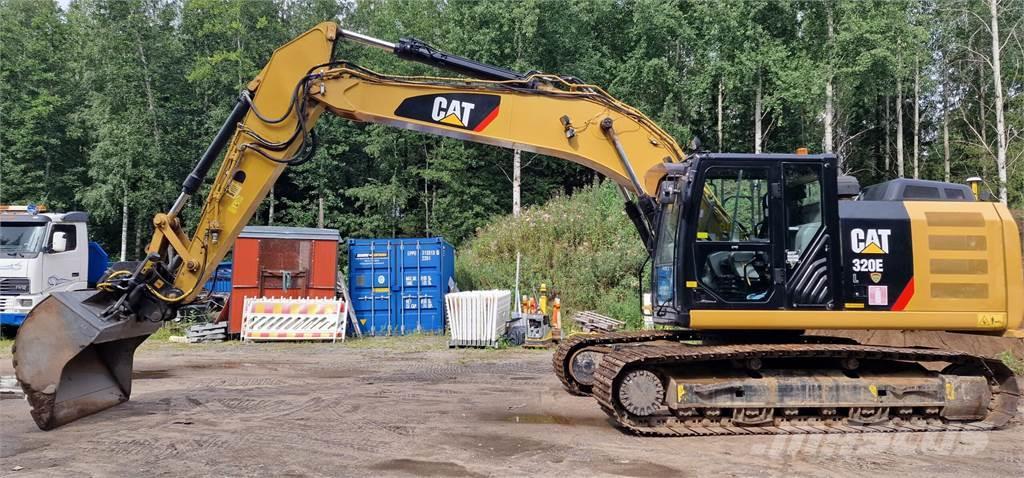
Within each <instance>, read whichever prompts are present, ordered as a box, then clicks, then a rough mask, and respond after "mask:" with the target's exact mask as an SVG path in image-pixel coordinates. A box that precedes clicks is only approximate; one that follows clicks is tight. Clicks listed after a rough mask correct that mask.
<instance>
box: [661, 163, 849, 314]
mask: <svg viewBox="0 0 1024 478" xmlns="http://www.w3.org/2000/svg"><path fill="white" fill-rule="evenodd" d="M835 187H836V180H835V156H833V155H796V154H758V155H750V154H720V153H699V154H696V155H693V156H691V157H689V158H688V160H687V161H686V163H684V164H681V165H677V166H676V167H675V168H673V169H670V170H669V171H668V174H667V175H666V178H665V179H664V180H663V181H662V183H661V185H660V189H659V202H660V206H661V207H660V211H659V218H658V221H657V223H658V224H657V227H658V233H657V234H656V235H655V237H656V239H657V240H656V244H655V246H654V252H653V254H652V260H653V265H654V266H653V274H652V276H653V277H652V282H653V284H652V290H653V304H654V310H655V321H656V322H658V323H661V324H665V325H680V326H684V327H686V326H689V312H690V310H694V309H729V310H741V309H784V308H790V307H800V308H819V309H826V308H831V307H833V306H834V303H833V301H834V297H833V295H832V291H835V290H836V289H837V287H836V286H834V285H832V284H831V281H832V279H831V277H832V276H833V274H830V272H831V271H833V270H835V268H836V267H838V266H837V264H838V261H839V256H838V249H837V248H834V247H833V248H829V247H827V245H828V242H829V240H830V238H833V237H835V231H836V230H837V228H838V226H837V216H836V209H837V206H836V205H837V199H836V191H835Z"/></svg>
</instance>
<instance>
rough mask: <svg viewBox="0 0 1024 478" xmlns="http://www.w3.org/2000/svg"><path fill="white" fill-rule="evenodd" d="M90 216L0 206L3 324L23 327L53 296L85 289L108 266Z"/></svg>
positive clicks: (0, 317)
mask: <svg viewBox="0 0 1024 478" xmlns="http://www.w3.org/2000/svg"><path fill="white" fill-rule="evenodd" d="M88 218H89V215H88V214H87V213H85V212H67V213H49V212H41V211H40V210H39V209H38V208H36V207H34V206H27V207H18V206H0V325H3V326H4V327H18V326H20V325H21V323H22V321H24V320H25V316H26V315H27V314H28V312H29V311H30V310H31V309H32V307H34V306H35V305H36V304H38V303H39V302H40V301H42V300H43V299H45V298H46V297H47V296H49V295H50V294H51V293H53V292H58V291H69V290H78V289H85V288H87V287H90V286H91V285H92V284H93V282H94V281H95V280H96V279H98V277H99V276H100V275H102V274H103V271H104V270H105V269H106V266H107V256H106V253H105V252H103V249H102V248H100V247H99V245H98V244H95V243H89V241H88V231H87V221H88Z"/></svg>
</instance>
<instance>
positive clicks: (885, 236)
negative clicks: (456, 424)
mask: <svg viewBox="0 0 1024 478" xmlns="http://www.w3.org/2000/svg"><path fill="white" fill-rule="evenodd" d="M890 234H892V230H890V229H853V230H851V231H850V247H851V248H852V250H853V252H855V253H857V254H888V253H889V235H890Z"/></svg>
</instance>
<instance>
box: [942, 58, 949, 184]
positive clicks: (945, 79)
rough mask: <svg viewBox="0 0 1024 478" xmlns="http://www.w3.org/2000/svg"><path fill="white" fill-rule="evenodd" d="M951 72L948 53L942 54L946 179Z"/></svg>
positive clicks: (947, 171)
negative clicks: (947, 58)
mask: <svg viewBox="0 0 1024 478" xmlns="http://www.w3.org/2000/svg"><path fill="white" fill-rule="evenodd" d="M948 80H949V73H948V72H947V71H946V55H945V53H943V55H942V169H943V171H944V174H945V175H944V176H943V177H944V178H945V181H946V182H947V183H948V182H949V181H950V175H949V82H948Z"/></svg>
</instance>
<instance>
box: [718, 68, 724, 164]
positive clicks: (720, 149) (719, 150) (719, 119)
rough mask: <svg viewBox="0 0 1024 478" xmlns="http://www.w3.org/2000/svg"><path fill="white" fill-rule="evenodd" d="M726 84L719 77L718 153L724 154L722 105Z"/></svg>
mask: <svg viewBox="0 0 1024 478" xmlns="http://www.w3.org/2000/svg"><path fill="white" fill-rule="evenodd" d="M724 96H725V82H724V81H723V79H722V77H718V152H719V153H721V152H722V103H723V102H724V100H725V98H724Z"/></svg>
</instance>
